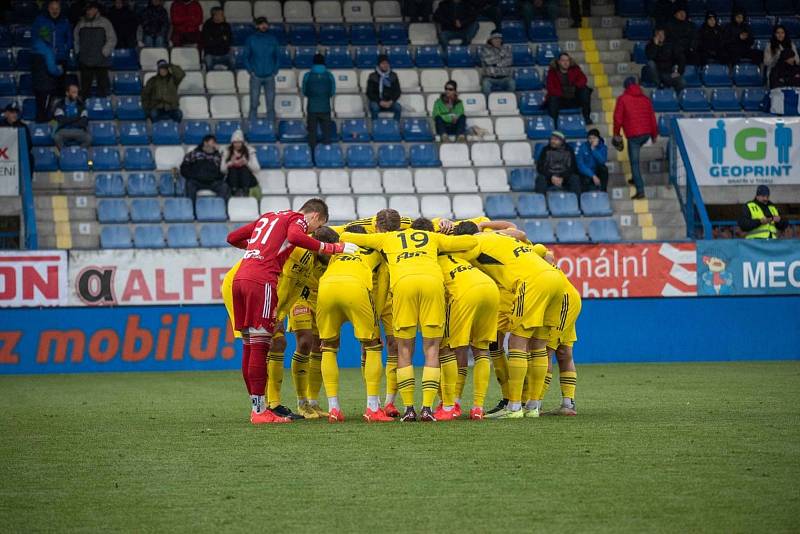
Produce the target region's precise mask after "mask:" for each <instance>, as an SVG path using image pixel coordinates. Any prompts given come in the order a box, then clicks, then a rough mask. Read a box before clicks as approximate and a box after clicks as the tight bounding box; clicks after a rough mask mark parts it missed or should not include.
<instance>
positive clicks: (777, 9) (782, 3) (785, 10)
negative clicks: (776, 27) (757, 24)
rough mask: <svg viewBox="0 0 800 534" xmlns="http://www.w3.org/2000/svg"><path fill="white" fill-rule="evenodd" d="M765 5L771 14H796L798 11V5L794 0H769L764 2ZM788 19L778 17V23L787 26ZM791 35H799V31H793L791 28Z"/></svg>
mask: <svg viewBox="0 0 800 534" xmlns="http://www.w3.org/2000/svg"><path fill="white" fill-rule="evenodd" d="M764 7H766V8H767V11H769V14H770V15H794V14H796V13H797V5H796V3H795V2H794V0H769V2H764ZM785 23H786V20H785V19H784V18H783V17H781V18H780V19H778V24H783V25H784V26H786V24H785ZM787 29H788V30H789V35H797V33H792V30H791V29H789V27H788V26H787Z"/></svg>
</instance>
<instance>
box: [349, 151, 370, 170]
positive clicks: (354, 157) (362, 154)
mask: <svg viewBox="0 0 800 534" xmlns="http://www.w3.org/2000/svg"><path fill="white" fill-rule="evenodd" d="M347 166H348V167H350V168H351V169H371V168H374V167H375V166H376V162H375V151H374V150H373V149H372V146H371V145H350V146H348V147H347Z"/></svg>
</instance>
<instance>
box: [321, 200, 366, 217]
mask: <svg viewBox="0 0 800 534" xmlns="http://www.w3.org/2000/svg"><path fill="white" fill-rule="evenodd" d="M325 203H326V204H328V214H329V215H328V218H329V219H330V220H331V221H343V222H344V221H352V220H355V219H357V218H358V215H356V201H355V199H354V198H353V197H351V196H345V195H338V196H331V197H327V198H325Z"/></svg>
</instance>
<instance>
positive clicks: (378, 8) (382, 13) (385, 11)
mask: <svg viewBox="0 0 800 534" xmlns="http://www.w3.org/2000/svg"><path fill="white" fill-rule="evenodd" d="M372 16H373V17H374V18H375V22H403V15H402V13H401V11H400V2H398V1H396V0H377V1H376V2H375V3H374V4H372Z"/></svg>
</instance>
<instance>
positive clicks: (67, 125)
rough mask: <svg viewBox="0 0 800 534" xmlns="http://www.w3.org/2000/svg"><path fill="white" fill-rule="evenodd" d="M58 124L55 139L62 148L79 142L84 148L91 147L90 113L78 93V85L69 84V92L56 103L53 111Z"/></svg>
mask: <svg viewBox="0 0 800 534" xmlns="http://www.w3.org/2000/svg"><path fill="white" fill-rule="evenodd" d="M53 118H55V120H56V122H57V123H58V125H57V126H56V132H55V133H54V134H53V141H54V142H55V144H56V147H58V149H59V150H61V149H62V148H63V147H64V146H65V145H72V144H77V145H80V146H81V147H82V148H89V142H90V141H91V136H90V135H89V115H88V113H86V106H84V105H83V100H81V97H80V96H79V95H78V85H77V84H75V83H71V84H69V85H68V86H67V93H66V95H65V96H64V98H63V99H61V100H59V101H58V103H57V104H56V107H55V111H54V112H53Z"/></svg>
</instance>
